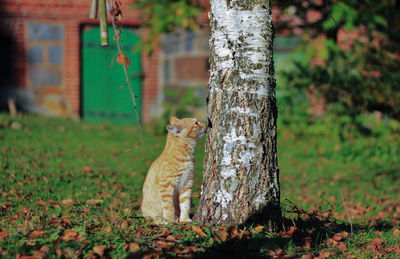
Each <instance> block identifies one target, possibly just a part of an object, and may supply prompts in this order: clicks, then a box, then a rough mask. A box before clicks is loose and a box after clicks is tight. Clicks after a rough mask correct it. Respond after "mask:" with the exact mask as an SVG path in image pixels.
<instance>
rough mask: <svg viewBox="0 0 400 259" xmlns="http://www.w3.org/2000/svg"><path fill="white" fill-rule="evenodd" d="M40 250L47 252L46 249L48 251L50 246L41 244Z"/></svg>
mask: <svg viewBox="0 0 400 259" xmlns="http://www.w3.org/2000/svg"><path fill="white" fill-rule="evenodd" d="M40 251H42V252H43V253H45V254H46V253H47V252H48V251H50V248H49V247H48V246H42V247H41V248H40Z"/></svg>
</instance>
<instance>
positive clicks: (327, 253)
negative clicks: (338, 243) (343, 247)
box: [319, 251, 335, 258]
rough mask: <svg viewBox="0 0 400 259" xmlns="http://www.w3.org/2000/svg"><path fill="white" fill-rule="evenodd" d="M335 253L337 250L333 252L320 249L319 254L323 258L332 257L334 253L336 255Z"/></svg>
mask: <svg viewBox="0 0 400 259" xmlns="http://www.w3.org/2000/svg"><path fill="white" fill-rule="evenodd" d="M334 254H335V252H333V251H320V252H319V255H320V256H321V257H322V258H328V257H330V256H332V255H334Z"/></svg>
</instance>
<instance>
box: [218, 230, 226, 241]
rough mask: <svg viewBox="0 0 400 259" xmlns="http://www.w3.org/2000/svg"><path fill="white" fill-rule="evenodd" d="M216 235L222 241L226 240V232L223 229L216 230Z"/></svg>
mask: <svg viewBox="0 0 400 259" xmlns="http://www.w3.org/2000/svg"><path fill="white" fill-rule="evenodd" d="M218 235H219V237H220V239H221V240H222V241H226V239H227V238H228V232H226V230H225V229H221V230H218Z"/></svg>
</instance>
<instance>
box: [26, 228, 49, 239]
mask: <svg viewBox="0 0 400 259" xmlns="http://www.w3.org/2000/svg"><path fill="white" fill-rule="evenodd" d="M45 234H46V232H45V231H38V230H34V231H32V232H31V234H30V235H29V238H30V239H36V238H38V237H41V236H44V235H45Z"/></svg>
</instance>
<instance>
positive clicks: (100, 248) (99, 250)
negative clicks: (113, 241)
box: [93, 245, 106, 256]
mask: <svg viewBox="0 0 400 259" xmlns="http://www.w3.org/2000/svg"><path fill="white" fill-rule="evenodd" d="M104 250H106V246H105V245H97V246H94V247H93V252H94V253H95V254H97V255H99V256H103V255H104Z"/></svg>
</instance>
